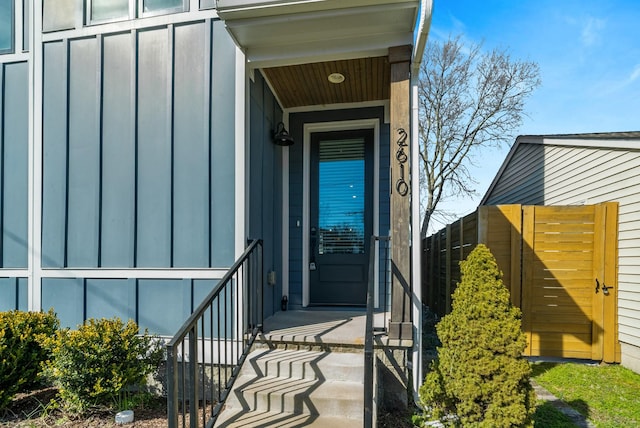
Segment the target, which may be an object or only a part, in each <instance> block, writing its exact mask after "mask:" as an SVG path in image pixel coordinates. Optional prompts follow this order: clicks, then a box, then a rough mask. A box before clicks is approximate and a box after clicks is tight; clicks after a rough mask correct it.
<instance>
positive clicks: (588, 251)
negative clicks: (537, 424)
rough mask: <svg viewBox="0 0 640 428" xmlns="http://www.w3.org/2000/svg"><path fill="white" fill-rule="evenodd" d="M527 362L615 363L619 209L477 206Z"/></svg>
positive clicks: (481, 229)
mask: <svg viewBox="0 0 640 428" xmlns="http://www.w3.org/2000/svg"><path fill="white" fill-rule="evenodd" d="M478 216H479V218H478V238H479V242H483V243H485V244H486V245H487V246H488V247H489V248H490V249H491V252H492V253H493V254H494V255H495V256H496V259H497V261H498V264H499V266H500V268H501V270H502V271H503V273H504V281H505V285H506V286H507V287H508V288H509V290H510V292H511V298H512V302H513V303H514V304H515V305H517V306H519V307H520V308H521V309H522V314H523V315H522V327H523V330H524V331H525V333H526V334H527V339H528V345H527V349H526V351H525V353H526V354H527V355H530V356H547V357H565V358H585V359H592V360H597V361H600V360H602V361H606V362H619V361H620V350H619V343H618V322H617V295H618V293H617V290H618V283H617V278H618V275H617V261H618V204H617V203H604V204H599V205H586V206H520V205H505V206H496V207H480V208H479V210H478Z"/></svg>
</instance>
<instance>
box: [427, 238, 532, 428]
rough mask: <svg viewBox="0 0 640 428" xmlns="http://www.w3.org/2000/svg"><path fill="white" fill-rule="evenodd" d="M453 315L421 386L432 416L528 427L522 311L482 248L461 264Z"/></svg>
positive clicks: (449, 421) (442, 327)
mask: <svg viewBox="0 0 640 428" xmlns="http://www.w3.org/2000/svg"><path fill="white" fill-rule="evenodd" d="M460 268H461V273H462V279H461V282H460V283H459V284H458V287H457V288H456V290H455V292H454V293H453V302H452V312H451V313H450V314H448V315H446V316H445V317H443V318H442V320H441V321H440V322H439V323H438V325H437V327H436V329H437V332H438V337H439V338H440V341H441V342H442V346H441V347H439V348H438V359H437V360H435V361H434V363H433V364H432V366H431V370H430V372H429V373H428V374H427V377H426V379H425V382H424V384H423V386H422V387H421V388H420V398H421V401H422V404H423V405H424V407H425V409H426V412H427V414H428V416H430V417H435V418H438V419H440V420H441V421H442V422H443V423H444V424H445V425H454V426H475V427H491V428H500V427H519V426H528V425H530V423H531V415H532V412H533V411H534V409H535V393H534V392H533V389H532V388H531V385H530V383H529V377H530V374H531V367H530V365H529V362H528V361H527V360H526V359H524V358H522V352H523V351H524V349H525V346H526V339H525V335H524V333H523V332H522V330H521V312H520V310H519V309H518V308H517V307H514V306H513V305H512V304H511V301H510V296H509V291H508V290H507V288H506V287H505V286H504V284H503V282H502V273H501V272H500V270H499V269H498V265H497V263H496V260H495V258H494V257H493V255H492V254H491V252H490V251H489V249H488V248H487V247H486V246H484V245H482V244H480V245H478V246H477V247H476V248H475V249H474V250H473V251H472V252H471V254H469V256H468V258H467V259H466V260H465V261H463V262H461V263H460Z"/></svg>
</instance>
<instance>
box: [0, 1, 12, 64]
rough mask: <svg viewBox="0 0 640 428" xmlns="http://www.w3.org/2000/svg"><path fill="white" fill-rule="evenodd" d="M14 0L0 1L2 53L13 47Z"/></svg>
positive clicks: (0, 45)
mask: <svg viewBox="0 0 640 428" xmlns="http://www.w3.org/2000/svg"><path fill="white" fill-rule="evenodd" d="M12 42H13V1H11V0H9V1H7V0H4V1H0V53H5V52H11V50H12V48H13V43H12Z"/></svg>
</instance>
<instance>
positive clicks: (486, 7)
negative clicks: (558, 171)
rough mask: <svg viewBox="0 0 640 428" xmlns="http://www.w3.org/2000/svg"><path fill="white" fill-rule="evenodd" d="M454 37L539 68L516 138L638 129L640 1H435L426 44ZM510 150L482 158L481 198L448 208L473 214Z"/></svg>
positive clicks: (479, 171) (449, 203)
mask: <svg viewBox="0 0 640 428" xmlns="http://www.w3.org/2000/svg"><path fill="white" fill-rule="evenodd" d="M457 34H461V35H462V37H463V40H468V41H472V42H483V46H484V48H485V49H491V48H494V47H500V48H505V49H507V50H508V51H509V52H510V54H511V55H512V57H513V58H516V59H523V60H531V61H535V62H537V63H538V64H539V66H540V72H541V78H542V85H541V86H540V87H539V88H538V89H537V90H536V92H535V93H534V94H533V96H532V97H531V98H529V100H528V101H527V104H526V107H525V108H526V111H527V113H528V116H529V117H525V118H524V121H523V124H522V127H521V128H520V129H518V130H515V132H514V135H528V134H564V133H583V132H608V131H640V1H638V0H515V1H514V0H483V1H478V0H434V5H433V19H432V22H431V30H430V33H429V40H434V39H435V40H446V39H447V38H448V37H449V35H457ZM508 151H509V147H504V148H503V149H500V150H498V149H494V150H490V151H487V152H484V153H483V154H482V155H478V156H477V157H476V158H475V159H474V162H475V163H476V164H477V165H479V166H478V167H477V168H474V169H473V171H474V175H475V176H476V179H477V181H478V182H479V183H478V184H477V185H476V190H477V192H478V194H479V195H478V197H476V198H473V199H471V200H469V199H468V198H465V199H463V200H450V201H447V203H446V205H443V207H444V208H445V209H446V210H448V211H453V212H455V213H456V214H460V215H463V214H467V213H469V212H472V211H473V210H474V209H475V207H476V206H477V204H478V202H479V200H480V199H481V197H482V196H483V195H484V193H485V191H486V190H487V188H488V186H489V184H490V183H491V180H492V179H493V177H494V176H495V174H496V172H497V170H498V168H499V167H500V165H501V164H502V161H503V160H504V158H505V156H506V154H507V152H508ZM439 228H440V227H437V228H436V229H435V230H437V229H439ZM432 229H433V227H432Z"/></svg>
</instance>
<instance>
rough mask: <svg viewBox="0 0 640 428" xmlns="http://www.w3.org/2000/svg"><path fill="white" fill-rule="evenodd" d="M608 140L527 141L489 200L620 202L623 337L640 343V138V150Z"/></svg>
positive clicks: (557, 202) (620, 323) (492, 203)
mask: <svg viewBox="0 0 640 428" xmlns="http://www.w3.org/2000/svg"><path fill="white" fill-rule="evenodd" d="M608 146H609V148H597V147H576V146H567V145H562V144H561V145H553V141H552V142H551V144H529V143H521V144H520V146H519V147H518V148H517V150H516V152H515V153H514V154H513V156H512V157H511V159H510V161H509V164H508V165H506V166H505V168H504V169H503V172H502V175H501V176H500V177H499V179H498V181H497V182H496V183H495V185H494V187H493V189H492V191H491V193H490V194H489V195H487V198H486V200H487V204H488V205H494V204H496V203H503V204H509V203H521V204H525V205H526V204H544V205H575V204H596V203H601V202H608V201H615V202H618V203H619V204H620V208H619V224H618V229H619V242H618V245H619V254H618V255H619V260H618V263H619V275H618V287H619V291H618V303H619V305H618V306H619V326H620V340H621V341H622V342H624V343H628V344H630V345H633V346H637V347H640V142H639V143H638V147H639V150H632V149H615V148H611V146H612V144H608ZM627 147H628V145H627Z"/></svg>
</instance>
